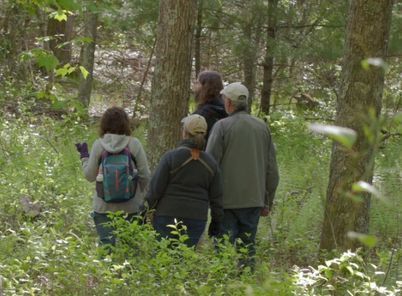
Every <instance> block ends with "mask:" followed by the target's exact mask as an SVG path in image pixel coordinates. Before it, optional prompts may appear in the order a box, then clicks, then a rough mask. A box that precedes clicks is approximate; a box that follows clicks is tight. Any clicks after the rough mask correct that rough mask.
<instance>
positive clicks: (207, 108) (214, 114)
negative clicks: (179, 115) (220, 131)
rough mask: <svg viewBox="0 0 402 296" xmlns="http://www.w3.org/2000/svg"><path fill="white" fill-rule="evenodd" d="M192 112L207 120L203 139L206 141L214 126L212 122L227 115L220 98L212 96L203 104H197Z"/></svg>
mask: <svg viewBox="0 0 402 296" xmlns="http://www.w3.org/2000/svg"><path fill="white" fill-rule="evenodd" d="M193 114H199V115H201V116H203V117H204V118H205V121H206V122H207V125H208V129H207V135H206V136H205V140H206V141H208V137H209V133H210V131H211V129H212V127H213V126H214V124H215V123H216V122H217V121H219V120H220V119H222V118H225V117H227V116H228V114H227V113H226V111H225V106H224V103H223V100H222V98H220V97H219V98H214V99H212V100H210V101H208V102H206V103H205V104H203V105H200V106H198V108H197V109H196V110H195V111H194V112H193Z"/></svg>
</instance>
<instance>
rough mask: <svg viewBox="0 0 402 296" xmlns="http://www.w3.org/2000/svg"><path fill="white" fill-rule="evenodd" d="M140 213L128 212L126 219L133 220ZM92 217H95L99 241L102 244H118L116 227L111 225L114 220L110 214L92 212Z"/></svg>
mask: <svg viewBox="0 0 402 296" xmlns="http://www.w3.org/2000/svg"><path fill="white" fill-rule="evenodd" d="M137 215H138V214H128V215H127V216H126V217H125V219H126V220H127V221H129V222H133V221H134V220H135V219H136V218H137V217H138V216H137ZM92 218H94V222H95V227H96V232H97V233H98V236H99V242H100V245H101V246H107V245H112V246H114V245H115V244H116V236H115V235H114V233H113V232H114V231H115V229H114V227H112V226H111V225H109V223H110V222H111V221H112V220H111V219H110V218H109V217H108V214H101V213H96V212H93V213H92Z"/></svg>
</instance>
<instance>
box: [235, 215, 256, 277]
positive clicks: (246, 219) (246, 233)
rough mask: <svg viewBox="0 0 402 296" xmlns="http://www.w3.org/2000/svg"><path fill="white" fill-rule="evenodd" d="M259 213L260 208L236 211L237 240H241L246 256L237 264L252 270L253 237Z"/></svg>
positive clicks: (254, 251) (253, 255)
mask: <svg viewBox="0 0 402 296" xmlns="http://www.w3.org/2000/svg"><path fill="white" fill-rule="evenodd" d="M260 211H261V208H246V209H237V210H236V215H237V218H238V220H239V233H238V238H239V239H240V240H241V244H242V245H243V246H245V247H246V248H247V256H246V257H245V258H244V259H241V260H240V262H239V264H240V265H243V266H249V267H250V268H251V269H254V266H255V253H256V250H255V237H256V234H257V228H258V222H259V220H260Z"/></svg>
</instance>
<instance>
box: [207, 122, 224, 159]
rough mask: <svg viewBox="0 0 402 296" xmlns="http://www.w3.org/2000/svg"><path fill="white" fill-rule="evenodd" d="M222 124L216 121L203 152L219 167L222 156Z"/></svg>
mask: <svg viewBox="0 0 402 296" xmlns="http://www.w3.org/2000/svg"><path fill="white" fill-rule="evenodd" d="M223 145H224V143H223V134H222V124H221V122H220V121H218V122H217V123H216V124H215V125H214V126H213V128H212V130H211V133H210V135H209V138H208V143H207V147H206V149H205V151H206V152H207V153H209V154H211V155H212V156H213V158H214V159H215V160H216V162H217V163H218V165H220V163H221V160H222V156H223Z"/></svg>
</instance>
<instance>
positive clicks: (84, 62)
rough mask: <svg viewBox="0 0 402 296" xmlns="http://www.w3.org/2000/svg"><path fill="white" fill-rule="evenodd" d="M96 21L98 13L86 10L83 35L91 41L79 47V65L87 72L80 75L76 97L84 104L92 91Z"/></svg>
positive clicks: (87, 103) (88, 99)
mask: <svg viewBox="0 0 402 296" xmlns="http://www.w3.org/2000/svg"><path fill="white" fill-rule="evenodd" d="M97 23H98V14H97V13H96V12H91V11H88V12H87V13H86V17H85V25H84V36H85V37H87V38H90V39H91V41H89V42H85V43H84V44H83V45H82V47H81V53H80V65H81V66H83V67H84V68H85V69H86V70H87V71H88V73H89V74H88V76H87V77H86V78H84V77H83V76H82V75H81V76H80V84H79V88H78V98H79V99H80V101H81V102H82V103H83V104H84V105H85V106H88V105H89V101H90V98H91V92H92V80H93V70H94V61H95V47H96V30H97Z"/></svg>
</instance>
